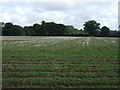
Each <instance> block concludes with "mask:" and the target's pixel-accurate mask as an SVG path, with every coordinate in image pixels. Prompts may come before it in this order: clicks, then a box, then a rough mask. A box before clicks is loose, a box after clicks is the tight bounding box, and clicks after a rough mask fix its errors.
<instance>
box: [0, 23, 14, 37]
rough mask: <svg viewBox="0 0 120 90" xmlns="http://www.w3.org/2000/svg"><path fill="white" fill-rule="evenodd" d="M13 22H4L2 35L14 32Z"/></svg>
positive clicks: (10, 34)
mask: <svg viewBox="0 0 120 90" xmlns="http://www.w3.org/2000/svg"><path fill="white" fill-rule="evenodd" d="M13 28H14V26H13V24H12V23H10V22H8V23H6V24H5V26H4V27H3V29H2V35H4V36H14V32H13Z"/></svg>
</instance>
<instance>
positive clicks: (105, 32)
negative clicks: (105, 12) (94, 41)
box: [100, 26, 110, 36]
mask: <svg viewBox="0 0 120 90" xmlns="http://www.w3.org/2000/svg"><path fill="white" fill-rule="evenodd" d="M109 33H110V29H109V28H108V27H106V26H103V27H102V28H101V32H100V34H101V36H109Z"/></svg>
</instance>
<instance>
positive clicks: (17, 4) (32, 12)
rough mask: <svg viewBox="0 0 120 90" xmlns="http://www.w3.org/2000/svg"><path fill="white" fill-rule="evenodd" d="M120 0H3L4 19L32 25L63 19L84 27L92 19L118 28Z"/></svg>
mask: <svg viewBox="0 0 120 90" xmlns="http://www.w3.org/2000/svg"><path fill="white" fill-rule="evenodd" d="M118 1H119V0H109V1H108V0H103V1H102V0H96V1H95V0H93V1H92V0H89V1H88V0H81V1H80V0H79V1H78V0H58V1H57V0H49V1H48V0H44V1H43V0H32V1H31V0H26V1H23V0H17V1H16V0H3V2H1V3H0V21H2V22H5V23H6V22H12V23H13V24H17V25H20V26H30V25H33V24H35V23H38V24H41V21H42V20H44V21H46V22H55V23H62V24H65V25H72V26H74V27H75V28H78V29H82V28H83V24H84V23H85V22H87V21H90V20H95V21H97V22H98V23H100V24H101V25H100V27H102V26H107V27H109V28H110V29H111V30H117V29H118Z"/></svg>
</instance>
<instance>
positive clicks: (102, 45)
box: [2, 36, 119, 88]
mask: <svg viewBox="0 0 120 90" xmlns="http://www.w3.org/2000/svg"><path fill="white" fill-rule="evenodd" d="M118 65H119V63H118V38H107V37H42V36H41V37H35V36H33V37H32V36H24V37H23V36H20V37H18V36H16V37H15V36H10V37H9V36H4V37H3V38H2V69H3V70H2V86H3V88H117V87H118V79H119V78H118V69H119V68H118Z"/></svg>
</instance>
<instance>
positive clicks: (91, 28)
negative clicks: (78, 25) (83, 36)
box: [83, 20, 100, 36]
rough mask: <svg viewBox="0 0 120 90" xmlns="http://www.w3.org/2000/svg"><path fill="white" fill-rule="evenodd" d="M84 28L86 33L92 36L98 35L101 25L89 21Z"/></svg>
mask: <svg viewBox="0 0 120 90" xmlns="http://www.w3.org/2000/svg"><path fill="white" fill-rule="evenodd" d="M83 26H84V30H85V32H86V33H88V34H89V35H91V36H94V35H96V34H97V32H98V30H99V29H100V23H97V22H96V21H95V20H91V21H87V22H85V24H84V25H83Z"/></svg>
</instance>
